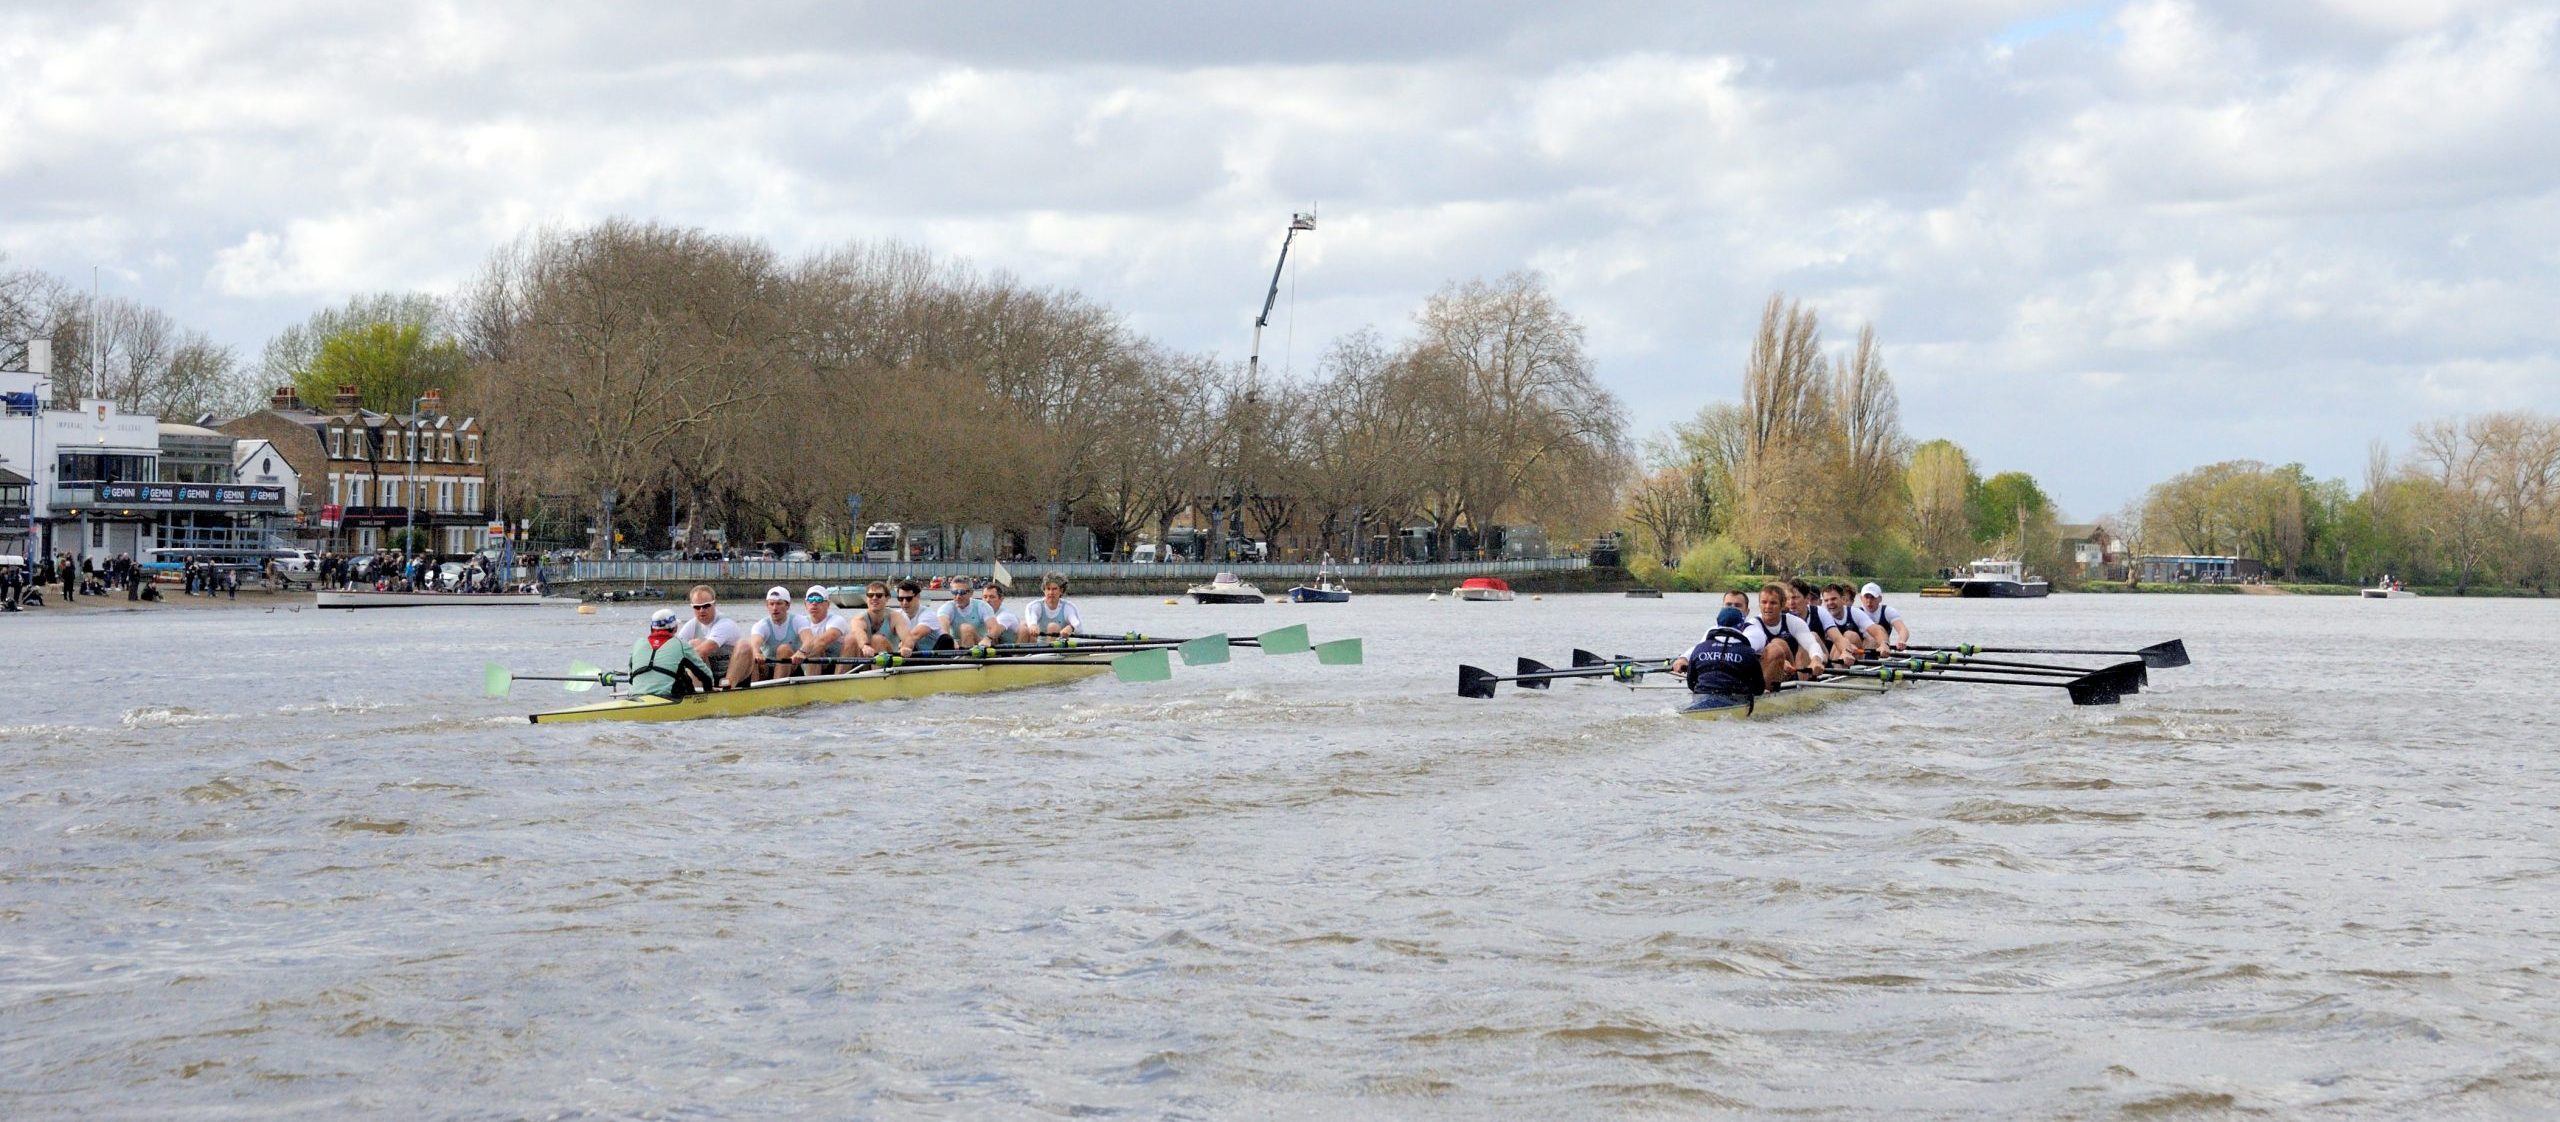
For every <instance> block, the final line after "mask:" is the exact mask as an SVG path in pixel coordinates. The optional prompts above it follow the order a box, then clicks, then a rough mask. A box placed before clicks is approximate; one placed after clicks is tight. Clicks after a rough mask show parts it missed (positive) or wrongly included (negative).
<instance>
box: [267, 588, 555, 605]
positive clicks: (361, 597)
mask: <svg viewBox="0 0 2560 1122" xmlns="http://www.w3.org/2000/svg"><path fill="white" fill-rule="evenodd" d="M545 602H551V603H558V604H574V603H577V601H575V600H570V599H566V598H562V597H547V596H544V595H542V594H540V593H537V592H375V591H373V590H372V589H340V588H331V589H323V590H321V591H320V592H319V593H318V594H316V596H315V597H314V604H315V606H317V607H322V608H530V607H536V606H539V605H541V604H543V603H545Z"/></svg>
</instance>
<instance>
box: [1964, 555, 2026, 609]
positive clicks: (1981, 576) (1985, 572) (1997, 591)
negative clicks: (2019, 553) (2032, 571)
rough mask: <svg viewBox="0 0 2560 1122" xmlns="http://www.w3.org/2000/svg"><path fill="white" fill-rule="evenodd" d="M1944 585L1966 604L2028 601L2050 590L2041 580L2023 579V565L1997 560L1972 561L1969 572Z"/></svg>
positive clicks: (2024, 573) (1994, 558)
mask: <svg viewBox="0 0 2560 1122" xmlns="http://www.w3.org/2000/svg"><path fill="white" fill-rule="evenodd" d="M1947 585H1948V587H1950V588H1953V589H1955V590H1956V595H1958V596H1960V597H1963V598H1964V599H1967V600H1986V599H1987V600H2030V599H2034V598H2036V597H2039V596H2043V595H2045V594H2046V593H2047V592H2050V591H2051V590H2052V586H2051V585H2049V584H2047V583H2045V579H2044V578H2043V577H2031V576H2028V575H2027V566H2026V563H2025V562H2022V561H2008V560H2003V559H2001V558H1997V557H1985V558H1981V559H1980V560H1977V561H1975V562H1974V563H1973V570H1972V572H1970V573H1968V574H1966V575H1965V576H1961V577H1957V578H1956V579H1954V580H1951V581H1948V582H1947Z"/></svg>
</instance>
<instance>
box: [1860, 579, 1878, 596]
mask: <svg viewBox="0 0 2560 1122" xmlns="http://www.w3.org/2000/svg"><path fill="white" fill-rule="evenodd" d="M1858 595H1860V596H1882V595H1884V586H1883V585H1881V584H1877V583H1876V582H1874V581H1868V582H1867V586H1866V587H1865V588H1861V589H1859V590H1858Z"/></svg>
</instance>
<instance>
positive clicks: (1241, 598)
mask: <svg viewBox="0 0 2560 1122" xmlns="http://www.w3.org/2000/svg"><path fill="white" fill-rule="evenodd" d="M1187 595H1189V596H1190V597H1191V600H1192V602H1193V603H1197V604H1262V603H1268V602H1269V601H1268V600H1267V599H1266V598H1265V597H1264V596H1263V595H1262V590H1261V589H1259V588H1255V587H1254V586H1252V585H1250V584H1246V583H1245V582H1243V581H1240V580H1237V579H1236V575H1235V574H1234V573H1220V574H1218V575H1217V577H1216V579H1213V580H1211V581H1210V582H1209V583H1207V584H1195V585H1192V586H1191V591H1190V592H1189V593H1188V594H1187Z"/></svg>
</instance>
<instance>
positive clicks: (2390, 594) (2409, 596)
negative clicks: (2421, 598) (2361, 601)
mask: <svg viewBox="0 0 2560 1122" xmlns="http://www.w3.org/2000/svg"><path fill="white" fill-rule="evenodd" d="M2359 592H2360V594H2361V595H2362V596H2363V597H2364V598H2365V599H2367V600H2414V599H2417V596H2418V594H2417V593H2415V592H2411V591H2409V590H2407V589H2404V588H2390V587H2384V588H2367V589H2360V590H2359Z"/></svg>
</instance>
